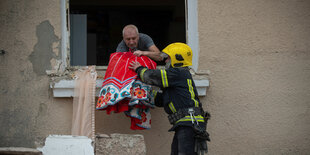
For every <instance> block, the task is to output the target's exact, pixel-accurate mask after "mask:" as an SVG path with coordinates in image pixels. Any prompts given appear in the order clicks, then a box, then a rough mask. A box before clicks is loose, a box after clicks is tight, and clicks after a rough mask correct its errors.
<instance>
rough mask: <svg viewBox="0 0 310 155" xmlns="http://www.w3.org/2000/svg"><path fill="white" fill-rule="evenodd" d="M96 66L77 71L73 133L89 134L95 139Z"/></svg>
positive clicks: (79, 134)
mask: <svg viewBox="0 0 310 155" xmlns="http://www.w3.org/2000/svg"><path fill="white" fill-rule="evenodd" d="M96 79H97V73H96V69H95V66H90V67H85V68H83V69H81V70H78V71H76V72H75V88H74V97H73V117H72V130H71V134H72V135H77V136H87V137H89V138H91V139H92V140H95V91H96Z"/></svg>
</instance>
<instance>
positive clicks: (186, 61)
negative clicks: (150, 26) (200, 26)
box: [163, 42, 193, 67]
mask: <svg viewBox="0 0 310 155" xmlns="http://www.w3.org/2000/svg"><path fill="white" fill-rule="evenodd" d="M163 52H164V53H166V54H168V55H169V56H170V59H171V66H172V67H186V66H191V65H192V56H193V52H192V49H191V48H190V47H189V46H188V45H186V44H184V43H179V42H177V43H172V44H170V45H168V46H167V47H166V48H164V49H163Z"/></svg>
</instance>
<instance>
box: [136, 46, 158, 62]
mask: <svg viewBox="0 0 310 155" xmlns="http://www.w3.org/2000/svg"><path fill="white" fill-rule="evenodd" d="M133 54H134V55H136V56H141V55H144V56H147V57H149V58H151V59H153V60H155V61H162V60H163V59H162V57H161V56H160V51H159V49H158V48H157V47H156V46H155V45H152V46H150V47H149V51H140V50H138V51H135V52H134V53H133Z"/></svg>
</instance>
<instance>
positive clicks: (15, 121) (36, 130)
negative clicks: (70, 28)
mask: <svg viewBox="0 0 310 155" xmlns="http://www.w3.org/2000/svg"><path fill="white" fill-rule="evenodd" d="M0 23H1V24H0V34H1V37H0V48H1V49H2V50H5V51H6V53H5V54H3V55H0V126H1V127H0V146H1V147H5V146H10V147H37V146H39V145H42V142H44V139H45V138H46V137H47V136H48V135H49V134H70V128H71V117H72V110H71V109H72V105H71V102H72V100H71V99H54V98H53V97H52V94H51V90H50V88H49V80H50V78H49V77H48V76H47V75H46V73H45V70H47V69H52V68H53V67H52V64H51V62H52V60H53V59H59V46H60V38H61V33H60V32H61V27H60V26H61V25H60V1H59V0H48V1H41V0H31V1H25V0H1V1H0Z"/></svg>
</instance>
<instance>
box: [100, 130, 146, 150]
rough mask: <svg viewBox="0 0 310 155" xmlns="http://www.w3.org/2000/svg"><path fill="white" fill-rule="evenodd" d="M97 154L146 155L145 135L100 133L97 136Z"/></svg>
mask: <svg viewBox="0 0 310 155" xmlns="http://www.w3.org/2000/svg"><path fill="white" fill-rule="evenodd" d="M95 145H96V155H110V154H126V155H146V146H145V141H144V137H143V135H137V134H136V135H130V134H117V133H115V134H111V135H110V136H109V135H106V134H100V135H97V137H96V144H95Z"/></svg>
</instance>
